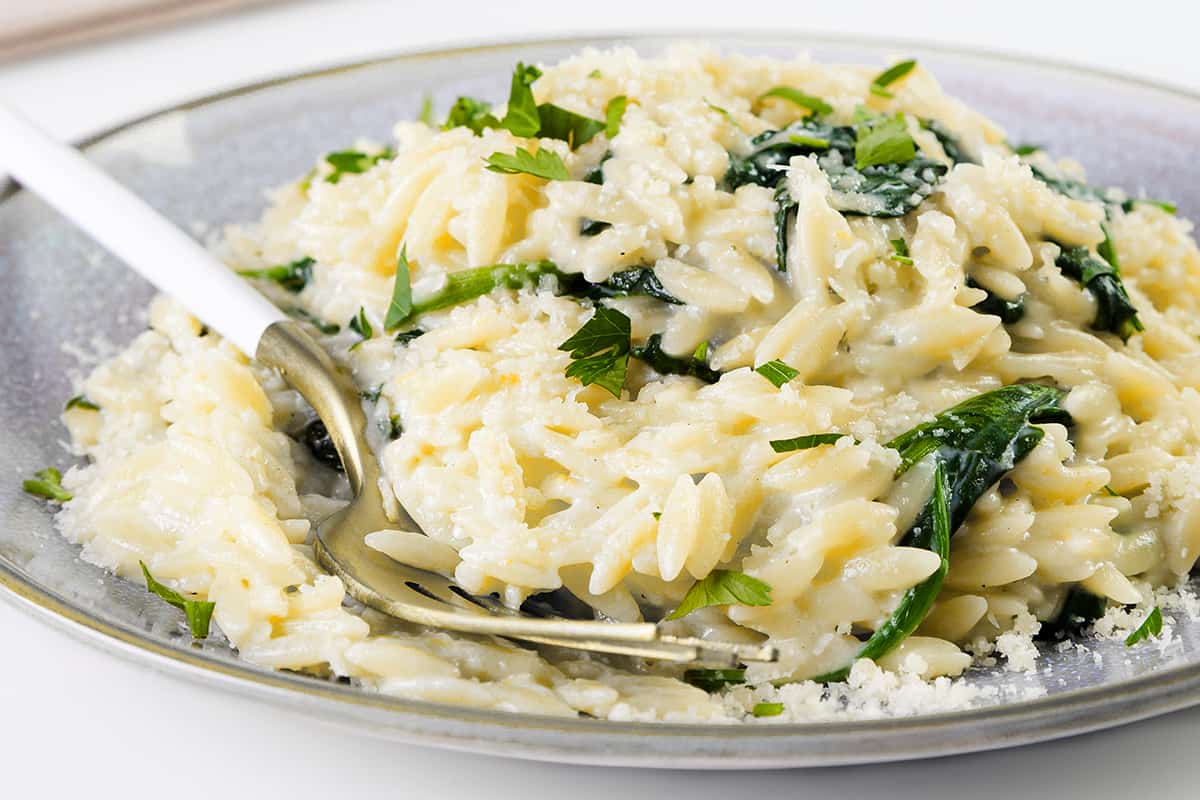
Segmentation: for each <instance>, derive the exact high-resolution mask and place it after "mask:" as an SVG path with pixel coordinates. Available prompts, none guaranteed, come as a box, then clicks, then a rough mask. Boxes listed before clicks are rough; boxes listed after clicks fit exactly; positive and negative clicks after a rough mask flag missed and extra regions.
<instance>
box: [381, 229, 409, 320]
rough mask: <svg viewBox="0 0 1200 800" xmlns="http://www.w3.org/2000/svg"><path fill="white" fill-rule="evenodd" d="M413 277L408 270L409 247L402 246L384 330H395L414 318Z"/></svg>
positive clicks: (397, 260)
mask: <svg viewBox="0 0 1200 800" xmlns="http://www.w3.org/2000/svg"><path fill="white" fill-rule="evenodd" d="M412 312H413V299H412V276H411V275H410V273H409V269H408V246H407V245H401V246H400V256H399V258H397V259H396V281H395V283H394V284H392V299H391V302H389V303H388V309H387V316H385V317H384V319H383V329H384V330H387V331H390V330H395V329H396V328H397V327H399V326H400V325H402V324H403V323H404V322H405V320H407V319H408V318H409V317H411V316H412Z"/></svg>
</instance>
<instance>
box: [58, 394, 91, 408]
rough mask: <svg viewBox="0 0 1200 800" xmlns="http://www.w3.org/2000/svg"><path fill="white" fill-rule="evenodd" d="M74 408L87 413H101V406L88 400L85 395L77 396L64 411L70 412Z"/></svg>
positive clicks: (67, 404)
mask: <svg viewBox="0 0 1200 800" xmlns="http://www.w3.org/2000/svg"><path fill="white" fill-rule="evenodd" d="M72 408H79V409H83V410H85V411H99V410H100V406H98V405H96V404H95V403H93V402H92V401H91V400H88V399H87V397H86V396H85V395H82V394H77V395H75V396H74V397H72V398H71V399H70V400H68V401H67V403H66V405H64V406H63V411H70V410H71V409H72Z"/></svg>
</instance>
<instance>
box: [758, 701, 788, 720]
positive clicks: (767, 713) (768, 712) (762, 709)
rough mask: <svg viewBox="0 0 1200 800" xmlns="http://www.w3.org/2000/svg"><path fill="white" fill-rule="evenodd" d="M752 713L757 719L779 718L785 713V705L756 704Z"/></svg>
mask: <svg viewBox="0 0 1200 800" xmlns="http://www.w3.org/2000/svg"><path fill="white" fill-rule="evenodd" d="M750 713H751V714H753V715H754V716H756V717H778V716H779V715H780V714H782V713H783V703H756V704H755V706H754V709H753V710H752V711H751V712H750Z"/></svg>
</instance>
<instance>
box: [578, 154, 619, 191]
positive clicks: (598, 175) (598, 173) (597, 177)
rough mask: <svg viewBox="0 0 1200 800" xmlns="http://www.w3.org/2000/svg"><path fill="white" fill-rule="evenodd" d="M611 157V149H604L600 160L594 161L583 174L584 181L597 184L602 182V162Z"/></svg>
mask: <svg viewBox="0 0 1200 800" xmlns="http://www.w3.org/2000/svg"><path fill="white" fill-rule="evenodd" d="M610 158H612V151H611V150H606V151H605V153H604V155H602V156H601V157H600V160H599V161H597V162H596V166H594V167H592V168H591V169H589V170H588V171H587V172H585V173H584V174H583V182H584V183H594V184H596V185H597V186H601V185H603V184H604V162H605V161H608V160H609V159H610Z"/></svg>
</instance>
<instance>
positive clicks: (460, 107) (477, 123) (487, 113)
mask: <svg viewBox="0 0 1200 800" xmlns="http://www.w3.org/2000/svg"><path fill="white" fill-rule="evenodd" d="M491 111H492V104H491V103H489V102H488V101H486V100H476V99H475V98H474V97H460V98H458V99H457V100H455V101H454V105H452V106H450V113H449V114H448V115H447V116H446V121H445V123H443V124H442V130H444V131H448V130H450V129H451V128H460V127H461V128H470V129H471V130H472V131H473V132H474V133H475V135H476V136H478V135H479V134H481V133H483V129H484V128H498V127H500V120H498V119H496V118H495V117H494V116H492V113H491Z"/></svg>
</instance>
